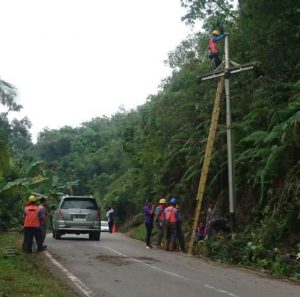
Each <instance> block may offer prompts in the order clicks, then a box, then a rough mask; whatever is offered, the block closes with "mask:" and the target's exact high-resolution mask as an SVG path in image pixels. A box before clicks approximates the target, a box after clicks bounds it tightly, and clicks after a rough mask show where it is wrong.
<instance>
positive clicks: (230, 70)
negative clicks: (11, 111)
mask: <svg viewBox="0 0 300 297" xmlns="http://www.w3.org/2000/svg"><path fill="white" fill-rule="evenodd" d="M230 63H231V64H233V65H234V66H233V67H230ZM222 66H223V67H224V62H223V63H222V64H221V65H220V66H219V67H218V68H220V69H221V67H222ZM258 67H259V64H258V63H248V64H243V65H239V64H237V63H235V62H232V61H230V60H229V38H228V34H227V33H226V35H225V69H224V70H217V71H214V72H213V73H210V74H207V75H203V76H199V77H198V81H199V82H201V81H205V80H210V79H215V78H221V80H220V81H219V84H218V89H217V95H216V101H217V98H218V96H220V98H219V100H221V95H222V91H223V85H224V81H225V96H226V129H227V157H228V189H229V213H230V223H231V228H232V229H233V228H234V226H235V200H236V199H235V193H236V191H235V166H234V141H233V131H232V124H231V102H230V84H229V78H230V76H231V75H232V74H236V73H239V72H244V71H248V70H255V71H256V70H257V69H258ZM221 86H222V89H221V90H220V89H219V88H220V87H221ZM218 94H219V95H218ZM216 101H215V106H216ZM218 104H219V108H220V102H219V103H218ZM214 112H215V108H214V111H213V115H212V123H211V128H210V131H209V136H208V140H207V145H206V151H205V157H204V161H203V167H202V172H201V178H200V182H199V188H198V194H197V200H198V201H197V207H196V210H195V217H194V223H193V228H192V234H191V239H190V243H189V248H188V253H189V254H191V253H192V250H193V245H194V234H195V231H196V228H197V225H198V222H199V216H200V212H201V205H202V200H203V194H204V190H205V184H206V177H207V172H208V168H209V163H210V159H211V152H212V147H213V143H214V139H215V132H214V133H211V129H212V126H213V125H214V128H213V129H215V130H216V128H217V122H218V118H219V116H218V117H217V120H216V122H215V123H214V122H213V121H214V120H215V118H216V117H215V116H214Z"/></svg>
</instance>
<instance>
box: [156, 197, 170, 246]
mask: <svg viewBox="0 0 300 297" xmlns="http://www.w3.org/2000/svg"><path fill="white" fill-rule="evenodd" d="M166 206H167V201H166V199H165V198H161V199H159V204H158V206H157V207H156V208H155V218H156V226H157V248H161V244H162V239H163V238H164V209H165V208H166Z"/></svg>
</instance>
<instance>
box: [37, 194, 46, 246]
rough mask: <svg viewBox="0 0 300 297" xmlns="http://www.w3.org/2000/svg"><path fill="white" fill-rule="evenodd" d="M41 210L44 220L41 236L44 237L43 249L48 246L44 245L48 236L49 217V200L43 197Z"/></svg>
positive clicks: (42, 221)
mask: <svg viewBox="0 0 300 297" xmlns="http://www.w3.org/2000/svg"><path fill="white" fill-rule="evenodd" d="M39 200H40V205H39V209H40V210H41V211H42V214H43V219H42V220H41V227H40V228H41V236H42V244H43V247H44V248H46V247H47V246H46V245H44V242H45V239H46V234H47V215H48V205H47V200H46V198H45V197H41V198H40V199H39Z"/></svg>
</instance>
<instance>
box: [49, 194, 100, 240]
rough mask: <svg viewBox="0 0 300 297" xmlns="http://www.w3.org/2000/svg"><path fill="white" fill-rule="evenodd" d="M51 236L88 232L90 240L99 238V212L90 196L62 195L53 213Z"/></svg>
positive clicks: (58, 237) (57, 236) (57, 237)
mask: <svg viewBox="0 0 300 297" xmlns="http://www.w3.org/2000/svg"><path fill="white" fill-rule="evenodd" d="M52 227H53V238H55V239H60V238H61V236H62V235H64V234H67V233H69V234H77V235H79V234H89V239H90V240H100V233H101V214H100V208H99V207H98V205H97V202H96V199H95V198H93V197H92V196H63V197H61V199H60V201H59V203H58V206H57V208H56V210H55V213H54V215H53V221H52Z"/></svg>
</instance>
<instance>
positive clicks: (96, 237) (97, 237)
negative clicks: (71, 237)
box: [94, 232, 100, 241]
mask: <svg viewBox="0 0 300 297" xmlns="http://www.w3.org/2000/svg"><path fill="white" fill-rule="evenodd" d="M94 240H96V241H99V240H100V232H98V233H95V234H94Z"/></svg>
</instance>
